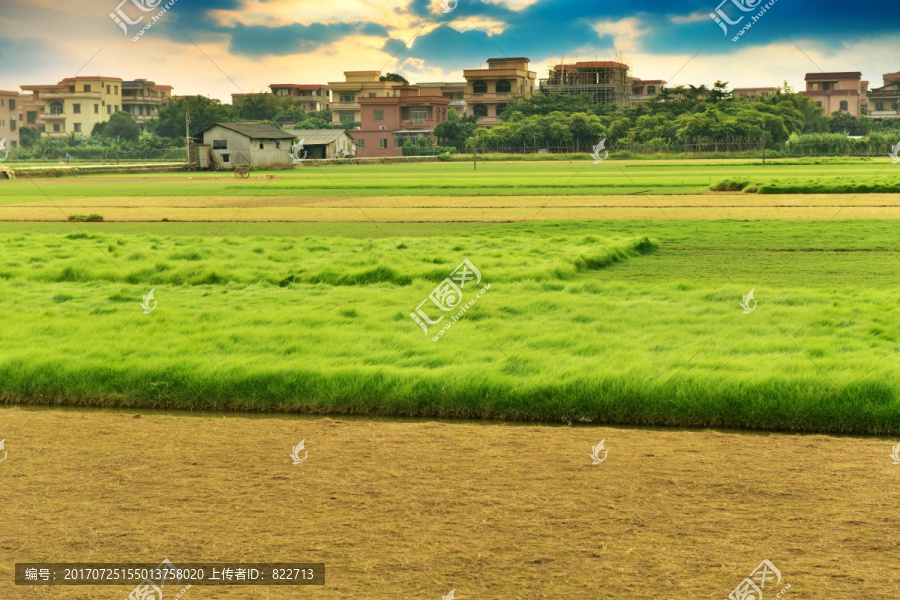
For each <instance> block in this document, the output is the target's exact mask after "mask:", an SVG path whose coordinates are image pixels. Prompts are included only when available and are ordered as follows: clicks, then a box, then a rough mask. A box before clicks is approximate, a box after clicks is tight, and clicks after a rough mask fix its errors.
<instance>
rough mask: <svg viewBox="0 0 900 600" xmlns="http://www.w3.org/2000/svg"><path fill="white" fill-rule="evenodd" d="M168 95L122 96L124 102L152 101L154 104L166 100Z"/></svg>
mask: <svg viewBox="0 0 900 600" xmlns="http://www.w3.org/2000/svg"><path fill="white" fill-rule="evenodd" d="M168 99H169V98H168V97H167V96H122V103H123V104H124V103H126V102H151V103H153V104H156V103H160V102H166V101H167V100H168Z"/></svg>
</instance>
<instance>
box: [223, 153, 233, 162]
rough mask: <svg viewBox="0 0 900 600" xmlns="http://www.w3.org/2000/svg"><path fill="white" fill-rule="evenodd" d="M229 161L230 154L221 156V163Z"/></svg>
mask: <svg viewBox="0 0 900 600" xmlns="http://www.w3.org/2000/svg"><path fill="white" fill-rule="evenodd" d="M230 160H231V155H230V154H223V155H222V162H229V161H230Z"/></svg>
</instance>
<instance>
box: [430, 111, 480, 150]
mask: <svg viewBox="0 0 900 600" xmlns="http://www.w3.org/2000/svg"><path fill="white" fill-rule="evenodd" d="M477 119H478V117H476V116H475V115H472V116H469V117H461V116H460V115H459V113H458V112H456V111H455V110H448V111H447V120H446V121H443V122H441V123H438V124H437V125H436V126H435V128H434V136H435V137H436V138H438V139H439V140H441V142H442V144H449V145H451V146H455V147H456V150H457V151H459V152H465V151H466V140H467V139H468V138H470V137H472V135H473V134H474V133H475V121H476V120H477Z"/></svg>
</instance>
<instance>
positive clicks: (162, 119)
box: [153, 96, 241, 139]
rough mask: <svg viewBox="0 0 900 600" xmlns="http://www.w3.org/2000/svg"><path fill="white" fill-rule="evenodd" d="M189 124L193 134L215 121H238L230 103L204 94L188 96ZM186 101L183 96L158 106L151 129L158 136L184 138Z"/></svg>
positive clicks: (238, 118)
mask: <svg viewBox="0 0 900 600" xmlns="http://www.w3.org/2000/svg"><path fill="white" fill-rule="evenodd" d="M187 102H189V103H190V110H191V126H190V133H191V135H195V134H197V133H198V132H200V131H203V130H204V129H207V128H209V127H211V126H213V125H215V124H216V123H234V122H237V121H240V120H241V119H240V116H239V115H238V112H237V109H235V108H234V107H233V106H231V105H227V104H222V103H221V102H220V101H219V100H214V99H211V98H207V97H205V96H189V97H188V98H187ZM185 105H186V101H185V99H184V98H180V99H178V100H170V101H169V103H168V104H167V105H164V106H160V107H159V119H157V120H156V123H155V125H154V127H153V131H154V132H155V133H156V134H157V135H160V136H163V137H168V138H176V139H184V113H185Z"/></svg>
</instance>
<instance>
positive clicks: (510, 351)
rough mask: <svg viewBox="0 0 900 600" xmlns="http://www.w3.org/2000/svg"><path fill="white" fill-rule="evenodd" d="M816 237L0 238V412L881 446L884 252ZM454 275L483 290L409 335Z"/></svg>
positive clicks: (527, 233) (889, 280)
mask: <svg viewBox="0 0 900 600" xmlns="http://www.w3.org/2000/svg"><path fill="white" fill-rule="evenodd" d="M837 225H838V224H834V227H833V229H834V235H832V234H831V233H829V232H824V231H823V227H826V228H828V227H830V224H829V225H825V226H821V227H820V226H816V225H813V224H803V223H796V224H790V226H788V225H786V224H753V223H728V222H720V223H705V224H696V225H693V224H690V223H686V224H685V223H682V224H677V226H676V225H673V224H658V225H654V224H637V223H631V224H622V223H619V224H601V223H597V224H592V223H585V224H556V223H540V224H538V223H525V224H520V225H516V226H511V225H510V226H496V227H491V228H489V229H485V230H483V231H470V232H460V233H457V234H455V235H447V236H432V237H412V236H406V237H393V238H378V239H375V238H369V239H349V238H342V237H336V236H329V237H314V236H308V237H265V236H248V237H242V238H237V237H233V236H232V237H225V238H212V239H204V238H194V237H190V236H169V235H153V234H143V235H134V234H115V233H111V234H102V233H95V232H88V233H76V234H74V235H69V236H63V235H56V234H29V233H21V234H20V233H6V234H0V242H2V243H3V247H4V249H5V254H4V257H3V260H2V263H0V279H2V280H3V282H4V285H3V286H2V287H0V319H2V322H4V323H5V326H4V327H3V328H2V329H0V398H2V401H4V402H18V403H51V404H70V405H90V406H131V407H171V408H187V409H249V410H263V411H304V412H316V413H369V414H383V415H432V416H457V417H483V418H499V419H534V420H548V421H565V420H572V421H592V422H600V421H602V422H614V423H635V424H668V425H695V426H730V427H754V428H765V429H791V430H798V431H832V432H855V433H900V394H898V392H900V369H897V359H896V357H897V355H898V351H900V341H898V339H900V334H898V330H897V326H896V323H897V322H900V319H898V316H900V309H898V307H897V303H896V298H897V295H898V292H900V285H898V283H897V280H896V277H895V270H894V267H895V266H896V258H895V257H896V251H897V250H898V248H897V241H896V237H893V238H891V237H890V235H889V232H890V231H891V227H890V224H885V223H852V222H850V223H841V224H840V227H838V226H837ZM96 227H102V225H100V224H98V225H97V226H96ZM685 227H687V228H688V229H687V230H685V229H684V228H685ZM642 230H643V232H642ZM886 236H887V237H886ZM657 239H658V240H659V241H658V242H657V241H656V240H657ZM801 249H817V250H818V251H817V252H792V251H794V250H801ZM837 250H842V251H840V252H838V251H837ZM463 258H468V259H469V260H470V261H472V263H473V264H475V265H476V266H477V267H478V268H479V269H480V271H481V273H482V275H483V278H484V279H483V281H484V282H486V283H491V285H492V287H491V290H490V291H489V292H488V293H487V294H485V295H484V296H483V297H481V298H480V299H479V301H478V303H477V304H476V305H475V306H474V307H472V308H470V309H469V310H468V311H467V312H466V314H465V315H464V317H463V318H462V319H460V320H459V322H457V323H455V324H454V326H453V328H452V329H451V330H449V331H448V333H447V334H446V335H444V336H443V337H442V338H441V339H440V341H439V342H432V341H431V335H425V334H423V331H422V330H421V329H420V328H419V327H418V326H417V325H416V324H415V323H414V322H413V320H412V319H411V318H410V317H409V314H410V313H411V312H413V310H414V309H415V308H416V306H418V305H419V303H420V302H422V300H424V299H425V298H427V297H428V295H429V293H431V292H432V290H434V288H435V286H436V285H437V284H438V283H439V282H440V281H442V280H443V279H444V278H446V277H447V276H448V275H449V274H450V272H451V271H452V270H453V269H454V268H455V267H456V266H457V265H458V264H459V262H460V261H461V260H462V259H463ZM873 277H874V279H873ZM751 287H755V288H756V297H757V299H758V300H759V302H760V304H759V306H758V308H757V309H756V311H754V312H753V313H751V314H749V315H743V314H741V309H740V307H739V302H740V300H741V298H742V296H743V294H746V293H747V292H748V291H749V289H750V288H751ZM151 288H154V296H155V301H157V302H158V305H157V306H156V308H155V310H154V311H153V312H151V313H150V314H142V313H143V311H142V308H141V306H140V302H141V300H142V298H143V296H144V295H145V294H147V292H148V291H149V290H150V289H151ZM467 290H468V288H467ZM469 294H471V292H468V291H466V297H465V300H468V299H470V297H469ZM442 324H443V323H442ZM434 331H436V328H433V329H432V330H431V332H432V335H433V332H434Z"/></svg>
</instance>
